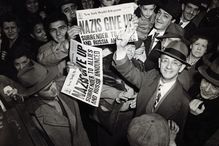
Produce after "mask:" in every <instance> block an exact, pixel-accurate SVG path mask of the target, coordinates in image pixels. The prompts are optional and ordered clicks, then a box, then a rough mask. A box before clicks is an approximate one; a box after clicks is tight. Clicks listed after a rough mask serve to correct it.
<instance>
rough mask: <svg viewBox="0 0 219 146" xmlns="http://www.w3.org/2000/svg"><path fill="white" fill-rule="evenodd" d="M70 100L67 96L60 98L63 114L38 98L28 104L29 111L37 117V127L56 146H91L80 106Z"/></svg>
mask: <svg viewBox="0 0 219 146" xmlns="http://www.w3.org/2000/svg"><path fill="white" fill-rule="evenodd" d="M68 98H69V97H67V96H65V95H63V96H62V97H60V98H59V100H60V106H61V107H62V111H63V114H60V113H58V112H57V110H56V109H54V108H53V107H51V106H50V105H48V104H46V103H45V102H43V100H42V99H40V98H38V97H37V98H36V97H35V98H32V99H30V101H29V102H28V107H29V111H30V113H31V114H32V115H35V116H34V118H33V119H34V122H35V123H36V126H37V127H38V128H39V129H40V130H41V132H42V133H43V134H44V136H45V135H48V136H45V137H46V138H47V139H48V137H49V139H50V140H51V141H52V143H53V144H54V145H55V146H90V142H89V140H88V137H87V134H86V132H85V130H84V127H83V125H82V121H81V116H80V111H79V107H78V104H77V102H76V101H75V100H73V99H70V98H69V99H68ZM43 131H44V132H43ZM45 133H46V134H45Z"/></svg>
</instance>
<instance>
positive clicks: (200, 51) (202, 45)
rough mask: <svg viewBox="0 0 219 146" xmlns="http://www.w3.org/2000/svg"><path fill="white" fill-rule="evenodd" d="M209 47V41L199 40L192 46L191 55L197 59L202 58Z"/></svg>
mask: <svg viewBox="0 0 219 146" xmlns="http://www.w3.org/2000/svg"><path fill="white" fill-rule="evenodd" d="M207 47H208V40H206V39H202V38H199V39H198V40H196V41H195V42H194V43H192V44H191V45H190V48H191V55H192V56H193V57H195V58H201V57H202V56H203V55H204V54H205V52H206V50H207Z"/></svg>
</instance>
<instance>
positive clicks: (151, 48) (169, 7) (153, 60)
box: [135, 0, 181, 71]
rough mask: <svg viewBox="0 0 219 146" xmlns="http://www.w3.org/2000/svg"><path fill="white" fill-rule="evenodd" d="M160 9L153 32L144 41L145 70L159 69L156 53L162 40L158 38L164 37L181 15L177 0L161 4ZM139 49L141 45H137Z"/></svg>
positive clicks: (157, 54)
mask: <svg viewBox="0 0 219 146" xmlns="http://www.w3.org/2000/svg"><path fill="white" fill-rule="evenodd" d="M158 6H159V7H160V8H159V10H158V12H157V15H156V18H155V24H154V27H153V28H152V30H151V31H150V32H149V34H148V37H147V39H146V40H145V41H144V46H145V54H146V60H145V62H144V66H145V70H146V71H147V70H151V69H153V68H158V62H157V61H158V58H159V56H160V55H159V53H158V52H157V51H155V50H156V49H160V48H161V44H160V40H159V39H157V38H156V37H160V36H163V35H164V33H165V31H166V30H167V28H168V27H169V25H170V24H171V23H173V22H175V21H177V19H178V18H179V16H180V15H181V8H180V4H179V2H178V1H177V0H173V1H168V2H166V3H162V2H160V3H159V4H158ZM135 45H136V47H137V48H139V47H140V45H141V43H140V44H138V43H135Z"/></svg>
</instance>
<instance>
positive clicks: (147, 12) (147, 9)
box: [140, 4, 156, 19]
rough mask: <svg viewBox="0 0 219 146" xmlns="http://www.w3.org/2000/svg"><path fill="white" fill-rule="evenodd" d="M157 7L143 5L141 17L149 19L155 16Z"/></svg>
mask: <svg viewBox="0 0 219 146" xmlns="http://www.w3.org/2000/svg"><path fill="white" fill-rule="evenodd" d="M155 8H156V6H155V5H154V4H151V5H141V6H140V10H141V16H143V17H144V18H147V19H149V18H150V17H151V16H152V15H153V14H154V10H155Z"/></svg>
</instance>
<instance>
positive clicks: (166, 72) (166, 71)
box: [159, 54, 185, 82]
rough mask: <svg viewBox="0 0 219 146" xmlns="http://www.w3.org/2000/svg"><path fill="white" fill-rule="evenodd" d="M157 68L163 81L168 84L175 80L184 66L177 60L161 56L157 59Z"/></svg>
mask: <svg viewBox="0 0 219 146" xmlns="http://www.w3.org/2000/svg"><path fill="white" fill-rule="evenodd" d="M159 67H160V72H161V74H162V77H163V79H164V81H166V82H169V81H172V80H175V79H176V78H177V77H178V74H179V73H180V72H181V71H182V70H183V69H184V67H185V66H184V65H183V64H182V63H181V62H180V61H179V60H177V59H175V58H173V57H170V56H168V55H164V54H162V55H161V58H160V59H159Z"/></svg>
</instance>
